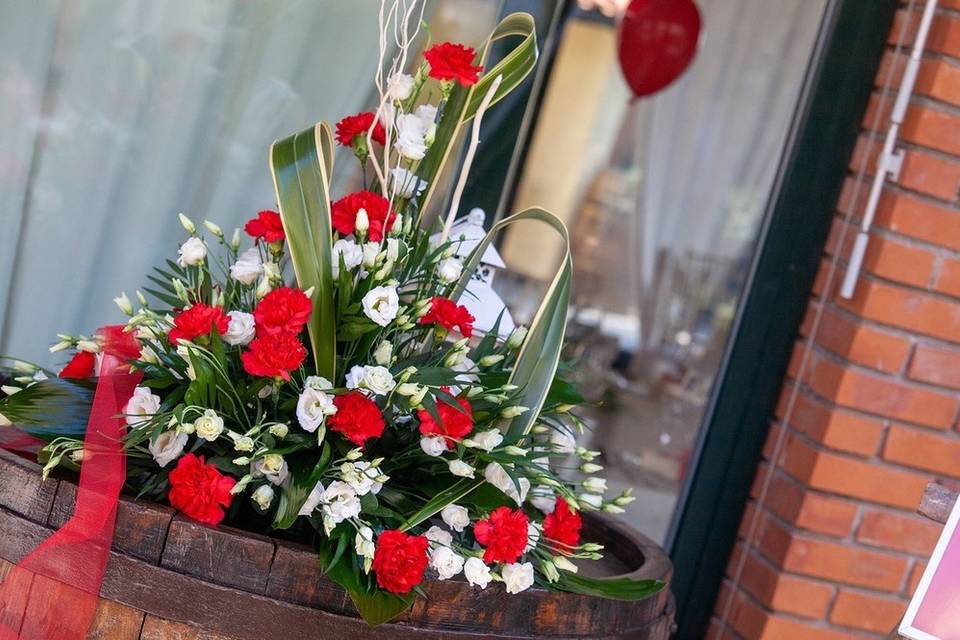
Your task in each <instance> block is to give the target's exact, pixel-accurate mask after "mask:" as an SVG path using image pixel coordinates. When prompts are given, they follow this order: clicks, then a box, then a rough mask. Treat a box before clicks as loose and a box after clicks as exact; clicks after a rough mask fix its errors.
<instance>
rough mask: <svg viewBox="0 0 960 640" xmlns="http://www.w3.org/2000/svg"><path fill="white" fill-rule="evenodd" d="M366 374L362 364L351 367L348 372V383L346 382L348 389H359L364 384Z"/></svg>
mask: <svg viewBox="0 0 960 640" xmlns="http://www.w3.org/2000/svg"><path fill="white" fill-rule="evenodd" d="M366 373H367V372H366V370H365V369H364V367H363V365H362V364H355V365H353V366H352V367H350V371H347V375H346V381H345V382H344V384H345V385H346V387H347V389H359V388H360V386H361V385H362V384H363V377H364V375H366Z"/></svg>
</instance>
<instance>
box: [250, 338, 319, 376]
mask: <svg viewBox="0 0 960 640" xmlns="http://www.w3.org/2000/svg"><path fill="white" fill-rule="evenodd" d="M306 357H307V350H306V349H304V348H303V345H302V344H300V340H298V339H297V336H296V335H294V334H292V333H268V334H266V335H262V336H258V337H257V338H256V339H254V341H253V342H251V343H250V347H249V348H248V350H247V351H245V352H244V353H243V354H242V355H241V356H240V359H241V360H243V370H244V371H246V372H247V373H249V374H250V375H252V376H260V377H263V378H283V379H284V380H288V381H289V380H290V372H291V371H295V370H296V369H298V368H300V365H301V364H303V361H304V360H305V359H306Z"/></svg>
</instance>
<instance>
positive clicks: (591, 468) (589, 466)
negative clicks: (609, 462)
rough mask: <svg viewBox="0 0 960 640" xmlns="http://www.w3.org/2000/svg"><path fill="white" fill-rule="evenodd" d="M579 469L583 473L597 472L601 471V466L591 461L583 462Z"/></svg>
mask: <svg viewBox="0 0 960 640" xmlns="http://www.w3.org/2000/svg"><path fill="white" fill-rule="evenodd" d="M580 471H582V472H583V473H597V472H598V471H603V467H602V466H601V465H599V464H594V463H592V462H584V463H583V464H582V465H580Z"/></svg>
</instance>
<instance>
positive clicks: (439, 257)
mask: <svg viewBox="0 0 960 640" xmlns="http://www.w3.org/2000/svg"><path fill="white" fill-rule="evenodd" d="M415 18H416V16H413V17H412V18H411V16H403V20H401V26H402V27H403V28H402V29H401V30H400V31H401V33H402V38H401V40H402V41H401V46H400V51H399V53H398V54H397V56H396V57H395V59H394V61H393V64H392V65H390V67H389V68H388V69H385V70H381V71H379V72H378V75H377V79H376V80H377V82H376V84H377V87H378V92H379V94H380V96H381V101H380V104H379V105H377V106H376V108H375V109H374V110H372V111H369V112H364V113H359V114H356V115H352V116H348V117H345V118H343V119H341V120H340V121H339V122H338V123H337V125H336V130H335V133H333V132H331V131H330V129H329V128H328V127H327V126H326V125H325V124H320V125H317V126H316V127H314V128H312V129H310V130H307V131H305V132H302V133H300V134H296V135H295V136H291V137H290V138H288V139H286V140H283V141H278V142H277V143H275V144H274V147H273V149H272V152H271V169H272V171H273V174H274V179H275V184H276V186H277V200H278V203H279V205H280V206H279V209H280V210H279V211H261V212H259V213H258V214H257V215H256V216H255V217H253V218H252V219H250V220H249V221H248V222H247V223H246V224H245V225H244V227H243V233H242V232H241V231H240V230H239V229H238V230H236V231H235V232H233V234H232V235H230V236H228V235H226V234H225V233H224V232H223V230H222V229H221V228H220V227H219V226H218V225H216V224H214V223H212V222H204V223H203V225H202V226H201V227H198V226H197V225H195V224H194V223H193V222H192V221H191V220H190V219H189V218H188V217H186V216H185V215H183V214H181V215H180V221H181V223H182V226H183V227H184V229H185V231H186V234H187V238H186V239H185V240H184V241H183V242H182V244H181V245H180V247H179V251H178V255H177V257H176V260H169V261H167V262H166V264H165V265H164V266H162V267H161V268H158V269H156V270H155V273H154V274H152V275H150V276H149V277H148V279H149V280H150V282H151V286H150V287H146V288H144V289H143V292H140V291H138V292H137V294H136V302H137V304H135V303H134V301H133V300H131V299H130V298H128V297H127V296H126V295H125V294H124V295H121V296H120V297H118V298H117V299H116V303H117V305H118V306H119V308H120V309H121V310H122V312H123V313H124V314H126V315H127V316H128V319H127V321H126V324H125V326H124V328H123V331H122V332H120V335H113V336H107V335H104V334H103V333H100V334H97V335H93V336H73V335H61V336H60V342H58V343H57V344H56V345H54V347H53V348H52V350H53V351H71V352H72V353H73V355H72V357H71V359H70V361H69V362H68V363H67V364H66V366H65V367H63V369H62V370H61V371H60V372H59V374H58V375H57V376H54V374H53V373H52V372H46V373H45V372H44V371H43V370H41V369H39V368H37V367H34V366H33V365H29V364H27V363H24V362H22V361H14V362H13V368H12V371H13V373H12V374H11V375H12V378H13V379H12V380H10V383H9V384H8V385H6V386H4V388H3V389H4V392H5V394H6V397H5V398H3V399H2V400H0V414H2V415H3V416H4V417H3V420H4V421H5V422H6V424H10V423H13V424H16V425H17V426H19V427H20V428H22V429H24V430H26V431H27V432H29V433H31V434H34V435H37V436H39V437H41V438H43V439H44V440H45V441H46V445H45V447H44V448H43V450H42V451H41V453H40V458H41V460H42V461H43V462H45V464H46V467H45V473H46V472H49V471H50V470H52V469H53V468H55V467H57V466H62V467H66V468H69V469H73V470H76V469H77V468H78V467H79V466H80V465H82V464H83V460H84V441H83V430H84V429H85V423H84V421H83V416H84V415H85V412H89V405H90V402H91V397H92V393H93V388H94V383H95V381H96V378H97V376H98V375H99V374H101V372H100V371H99V368H100V367H101V366H102V357H103V356H102V352H103V350H104V345H105V343H106V341H107V340H113V341H114V342H115V343H121V344H123V345H124V347H123V352H124V353H126V354H127V362H128V364H129V366H130V367H131V369H132V370H133V371H134V372H135V373H136V374H137V375H140V376H142V379H141V380H140V382H139V384H138V385H137V386H136V388H135V390H134V392H133V394H132V397H130V398H129V401H127V402H126V405H125V408H124V410H123V414H124V416H125V420H126V423H127V425H128V431H127V435H126V437H125V440H124V442H123V446H124V449H125V451H126V455H127V484H128V486H129V487H131V488H133V489H135V490H136V491H137V492H138V494H139V495H142V496H148V497H150V498H152V499H155V500H157V501H165V502H168V503H169V504H170V505H172V506H173V507H175V508H176V509H178V510H179V511H180V512H182V513H183V514H184V515H185V516H187V517H189V518H193V519H195V520H197V521H199V522H202V523H206V524H209V525H217V524H219V523H221V522H223V521H224V520H227V521H230V522H235V523H239V524H241V526H260V525H258V524H257V523H258V522H259V523H269V525H270V526H271V527H272V528H274V529H277V530H292V532H298V531H299V532H300V533H301V535H303V532H305V531H315V534H314V535H313V536H309V537H310V538H311V539H312V540H313V543H314V545H315V546H316V548H317V549H318V553H319V555H320V559H321V562H322V564H323V567H324V569H325V571H326V572H327V573H328V575H330V576H331V577H332V578H333V579H335V580H337V581H338V582H339V583H340V584H342V585H343V586H344V588H346V589H347V591H348V592H349V593H350V595H351V597H352V598H353V600H354V602H355V603H356V605H357V608H358V610H359V611H360V613H361V614H363V615H364V617H365V618H366V619H367V620H368V621H369V622H371V623H378V622H382V621H384V620H387V619H389V618H390V617H392V616H394V615H396V614H397V613H399V612H400V611H402V610H403V609H405V608H406V607H408V606H409V605H410V604H411V602H412V601H413V597H414V595H415V592H416V591H417V589H418V585H420V584H421V583H422V581H423V580H424V579H425V578H426V577H428V576H432V577H434V578H436V579H439V580H448V579H452V578H455V577H456V576H460V575H461V574H462V577H463V578H462V579H465V580H466V581H467V582H469V583H470V584H471V585H473V586H475V587H476V588H478V589H485V588H491V587H490V585H491V584H492V583H494V582H502V583H503V587H502V588H505V589H506V591H507V592H508V593H511V594H515V593H519V592H522V591H524V590H526V589H528V588H530V587H531V586H533V585H534V584H540V585H543V586H544V587H550V588H556V589H561V590H565V591H572V592H577V593H585V594H590V595H602V596H608V597H617V598H625V599H638V598H642V597H646V596H647V595H650V594H651V593H653V592H655V591H656V590H657V589H659V588H660V586H661V585H659V583H636V582H630V581H627V580H597V579H590V578H587V577H584V576H582V575H580V574H579V573H578V567H579V563H580V561H585V560H589V559H596V558H599V557H600V554H601V552H602V547H601V546H600V545H598V544H595V543H591V542H590V541H587V540H585V539H584V538H583V535H582V533H583V516H582V515H581V514H582V513H583V512H586V511H604V512H607V513H619V512H622V511H623V507H624V506H625V505H626V504H627V503H629V502H631V501H632V500H633V498H632V496H630V495H629V492H626V493H623V494H621V495H619V496H616V497H605V492H606V482H605V480H604V479H603V478H600V477H597V476H596V475H594V474H595V473H597V472H599V471H600V470H601V469H602V467H601V466H600V465H598V464H596V463H595V462H594V459H595V457H596V456H597V455H598V452H596V451H589V450H586V449H583V448H581V447H578V446H577V445H576V435H577V433H578V432H580V431H582V430H583V426H584V425H583V422H582V421H581V420H580V419H579V418H578V417H577V414H576V410H575V409H576V405H577V404H578V403H579V402H581V401H582V398H581V397H580V396H579V394H578V393H577V391H576V389H575V388H574V386H573V385H572V384H570V383H569V382H567V381H566V380H565V379H564V377H563V376H562V375H561V373H559V367H558V363H559V359H560V350H561V348H562V343H563V324H564V320H565V316H566V303H567V298H568V296H569V284H568V282H569V257H568V258H567V260H566V262H565V264H564V265H563V266H562V268H561V269H560V271H558V274H557V278H556V279H555V280H554V282H553V286H552V287H551V290H550V292H549V293H548V295H547V297H546V299H545V300H544V302H543V304H542V305H541V308H540V312H538V314H537V316H536V318H535V319H534V321H533V322H532V323H531V325H530V326H529V327H528V328H524V327H519V328H516V329H515V330H513V331H512V333H510V334H509V335H505V336H501V335H500V331H499V326H494V327H493V328H492V330H489V331H486V332H485V333H483V334H481V333H480V332H478V331H477V330H475V328H474V326H473V324H474V317H473V315H471V313H470V312H469V310H468V309H467V307H466V306H464V305H463V304H461V303H460V298H461V297H462V296H464V295H469V292H467V293H466V294H465V293H464V292H465V291H466V290H467V287H468V285H469V282H470V279H471V277H472V276H473V273H474V271H475V270H476V268H477V264H478V260H479V256H480V254H482V252H483V250H484V248H485V247H486V246H487V245H488V244H489V242H490V240H491V239H492V238H493V235H494V234H495V233H496V231H498V230H499V229H500V228H502V227H503V226H504V225H505V224H509V223H511V222H512V221H513V220H516V219H534V220H539V221H541V222H545V223H546V224H547V225H549V226H550V227H551V228H553V229H554V230H556V231H557V232H558V233H561V235H562V236H564V237H565V230H564V229H563V228H562V224H561V223H559V221H557V220H556V219H555V218H553V217H552V216H550V215H549V214H548V213H546V212H543V211H540V210H530V211H527V212H523V213H521V214H518V215H517V216H514V217H512V218H508V219H507V220H506V221H504V222H503V223H500V224H499V225H497V226H496V227H495V228H494V229H493V231H491V234H490V235H489V236H488V237H487V238H486V239H485V240H484V241H483V242H482V243H480V246H478V247H477V248H476V249H475V250H474V251H473V253H472V254H471V256H470V257H469V258H468V259H467V260H466V261H461V260H460V259H459V258H458V257H457V251H456V250H457V248H458V243H459V242H460V239H458V238H456V237H451V236H450V229H451V225H452V223H453V220H454V218H455V216H456V213H457V208H458V206H459V197H460V193H461V192H462V186H463V177H464V176H465V175H466V172H467V171H468V170H469V165H470V162H471V161H472V157H473V152H474V151H475V149H476V142H477V141H478V132H479V125H480V121H481V118H482V116H483V113H484V112H485V110H486V109H487V108H488V107H489V106H490V105H491V104H492V103H493V102H495V101H496V100H498V99H500V98H501V97H502V96H503V95H505V93H506V92H507V91H509V90H510V89H512V88H513V87H514V86H516V85H517V84H518V83H519V82H520V81H521V80H522V79H523V77H524V76H525V75H526V74H527V72H529V70H530V68H531V67H532V66H533V64H534V62H535V60H536V43H535V40H534V37H533V33H534V30H533V24H532V19H531V18H530V17H529V16H526V15H524V14H516V15H514V16H510V17H508V18H507V19H506V20H505V21H504V23H502V24H501V25H500V26H499V27H498V29H497V31H495V32H494V33H493V34H492V35H491V38H490V40H489V41H488V42H487V43H485V44H484V46H483V48H482V49H481V51H480V52H479V53H478V52H477V51H475V50H474V49H472V48H470V47H466V46H464V45H460V44H453V43H442V44H435V45H433V46H430V47H429V48H427V49H426V50H425V52H424V53H423V59H422V61H421V62H420V63H419V64H418V65H416V67H415V69H416V70H415V72H414V73H413V74H411V75H407V74H405V73H403V69H404V68H407V67H408V65H407V60H406V58H407V55H408V50H409V43H410V42H411V41H412V40H413V37H414V36H415V35H416V30H415V29H412V28H410V27H409V25H412V24H416V22H415ZM399 19H400V18H399V17H398V20H399ZM383 27H384V25H381V28H383ZM517 35H519V36H522V42H521V44H520V45H518V46H517V47H516V48H515V49H513V50H512V51H511V52H510V53H509V54H508V55H507V56H506V57H505V58H504V59H503V60H502V61H501V62H499V63H498V64H497V65H494V67H493V68H492V69H490V70H488V71H487V70H485V57H486V51H487V50H488V49H489V43H490V42H491V41H493V40H497V39H500V38H502V37H506V36H517ZM381 52H382V51H381ZM470 120H473V133H474V135H473V141H472V143H471V145H470V148H469V150H468V154H467V160H466V162H465V167H464V169H463V174H461V180H460V183H459V184H458V187H457V189H456V191H455V193H454V198H453V204H452V206H451V209H450V211H449V213H447V215H446V216H445V217H441V219H439V220H438V221H437V222H436V223H434V224H428V223H427V222H426V220H427V216H426V215H424V212H425V211H426V210H427V203H428V201H429V199H430V197H431V195H432V194H433V192H434V187H435V186H436V182H437V181H438V180H439V177H440V171H441V168H442V166H443V164H444V161H445V160H446V158H447V156H448V155H449V154H450V150H451V148H452V147H453V145H454V139H455V138H456V134H457V132H458V131H459V130H460V129H461V127H462V126H463V125H464V124H465V123H467V122H469V121H470ZM335 144H336V145H340V146H342V147H346V148H349V149H351V150H352V155H353V156H354V157H355V159H356V161H357V162H358V163H359V166H360V172H361V173H362V175H363V182H364V187H363V189H361V190H359V191H356V192H353V193H349V194H345V195H342V196H341V197H339V198H335V197H333V196H332V195H331V194H330V193H329V173H330V168H331V164H332V159H333V150H334V146H335ZM244 235H245V236H246V238H244ZM71 425H74V427H73V428H71ZM571 462H572V463H573V464H571ZM568 469H573V470H574V471H575V472H576V473H573V474H571V473H567V471H566V470H568Z"/></svg>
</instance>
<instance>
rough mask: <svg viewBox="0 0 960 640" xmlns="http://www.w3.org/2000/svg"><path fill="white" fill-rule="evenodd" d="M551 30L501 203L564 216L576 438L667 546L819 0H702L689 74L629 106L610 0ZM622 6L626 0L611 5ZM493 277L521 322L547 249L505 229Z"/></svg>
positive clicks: (533, 232) (533, 299)
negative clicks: (581, 426) (501, 267)
mask: <svg viewBox="0 0 960 640" xmlns="http://www.w3.org/2000/svg"><path fill="white" fill-rule="evenodd" d="M581 4H582V5H584V6H594V7H595V10H592V11H580V12H578V13H576V14H575V15H574V16H573V18H572V19H571V20H569V21H568V22H567V23H566V24H565V25H564V30H563V37H562V40H561V42H560V45H559V49H558V52H557V55H556V59H555V61H554V65H553V68H552V71H551V74H550V78H549V81H548V84H547V87H546V92H545V95H544V98H543V104H542V107H541V109H540V111H539V113H538V118H537V120H536V125H535V130H534V134H533V139H532V142H531V146H530V149H529V152H528V155H527V157H526V161H525V165H524V167H523V171H522V174H521V178H520V182H519V185H518V188H517V192H516V198H515V201H514V206H513V209H514V210H520V209H523V208H524V207H527V206H531V205H541V206H544V207H545V208H547V209H550V210H551V211H553V212H554V213H556V214H557V215H559V216H560V217H561V218H563V219H564V220H565V221H566V222H567V224H568V226H569V228H570V231H571V235H572V238H573V245H574V246H573V252H574V268H575V276H574V295H573V312H572V317H571V320H570V325H569V330H568V334H569V335H570V336H571V337H572V344H571V350H570V353H569V354H568V355H569V356H570V357H571V358H573V360H574V362H575V363H576V368H575V370H576V371H577V372H578V375H579V377H580V380H581V382H582V383H583V386H584V388H585V390H586V392H587V395H588V397H589V399H590V400H591V401H593V402H594V403H595V407H594V408H593V409H592V410H591V411H590V415H589V420H590V423H591V424H592V426H593V430H592V431H591V432H590V433H589V434H587V435H586V436H585V438H584V440H583V442H582V444H584V445H585V446H587V447H588V448H592V449H599V450H601V451H603V454H604V461H605V462H604V464H605V465H606V466H607V468H606V471H605V472H606V474H607V476H608V480H609V485H610V486H611V488H612V489H613V490H614V491H619V490H622V489H624V488H626V487H628V486H633V487H635V488H636V489H635V493H636V495H637V496H638V498H639V499H638V500H637V502H636V503H635V504H634V505H633V506H632V507H631V508H630V509H628V516H627V517H628V518H630V519H631V521H632V522H633V524H635V525H636V526H638V527H639V528H640V529H641V530H643V531H644V532H646V533H647V534H648V535H650V536H651V537H653V538H655V539H656V540H658V541H661V542H662V541H664V540H665V537H666V535H667V532H668V528H669V526H670V523H671V519H672V517H673V514H674V511H675V508H676V505H677V500H678V496H679V493H680V491H681V488H682V486H683V481H684V477H685V474H686V472H687V470H688V469H689V468H690V466H691V465H692V464H695V459H694V458H695V451H696V448H697V441H698V437H699V435H700V428H701V423H702V422H703V418H704V412H705V409H706V406H707V403H708V399H709V397H710V393H711V390H712V388H713V386H714V383H715V381H716V378H717V374H718V372H719V371H720V366H721V360H722V356H723V353H724V349H725V347H726V344H727V342H728V338H729V337H730V331H731V324H732V321H733V319H734V315H735V313H736V309H737V304H738V302H739V298H740V294H741V291H742V290H743V287H744V283H745V280H746V278H747V276H748V272H749V266H750V263H751V260H752V257H753V254H754V251H755V248H756V244H757V240H758V237H759V234H760V231H761V227H762V225H763V216H764V210H765V205H766V201H767V198H768V196H769V194H770V191H771V188H772V185H773V181H774V177H775V173H776V171H777V165H778V162H779V159H780V156H781V154H782V152H783V149H784V145H785V140H786V136H787V132H788V129H789V126H790V124H791V120H792V116H793V112H794V108H795V105H796V102H797V99H798V94H799V90H800V86H801V82H802V80H803V77H804V74H805V72H806V69H807V65H808V63H809V59H810V56H811V54H812V51H813V47H814V41H815V39H816V36H817V33H818V30H819V27H820V22H821V19H822V16H823V10H824V7H825V5H826V0H815V1H810V0H704V1H703V2H698V3H697V4H698V5H699V6H700V8H701V11H702V14H703V37H702V41H701V47H700V51H699V53H698V55H697V57H696V58H695V60H694V62H693V64H692V66H691V67H690V69H689V70H688V71H687V73H686V74H685V75H684V76H682V77H681V78H680V79H679V80H678V81H677V82H676V83H675V84H674V85H672V86H671V87H670V88H668V89H667V90H665V91H663V92H662V93H660V94H657V95H655V96H653V97H652V98H648V99H642V100H637V101H633V102H632V101H631V96H630V94H629V91H628V89H627V87H626V85H625V83H624V82H623V80H622V77H621V75H620V70H619V66H618V64H619V63H618V59H617V54H616V51H617V31H616V27H615V23H614V22H613V21H611V20H609V19H607V18H605V17H604V16H603V15H602V14H601V11H600V10H601V9H603V10H605V11H607V12H610V11H612V10H615V5H617V3H606V2H604V3H596V2H583V3H581ZM619 4H621V5H625V4H626V3H619ZM501 250H502V254H503V256H504V259H505V260H506V262H507V264H508V266H509V267H510V270H509V271H508V272H506V273H505V274H504V275H503V276H498V280H497V283H496V286H497V287H498V288H499V291H500V293H501V295H502V296H503V297H504V298H505V299H506V300H508V302H509V303H510V305H511V308H512V309H513V311H514V314H515V315H516V316H517V319H518V321H520V322H523V321H527V320H529V318H530V315H531V314H532V313H533V311H534V310H535V307H536V303H537V300H539V297H540V296H541V295H542V291H543V288H544V286H545V280H546V279H547V278H548V276H549V275H551V274H552V272H553V269H554V268H555V266H556V264H557V261H558V260H559V257H560V255H559V252H560V245H559V243H558V242H557V240H556V239H555V238H554V237H552V236H551V235H550V234H545V233H540V232H539V229H538V228H537V227H535V226H534V225H532V224H531V225H529V226H525V225H516V226H515V227H514V228H512V229H511V230H510V231H508V233H507V234H506V237H505V238H504V239H503V241H502V246H501Z"/></svg>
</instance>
